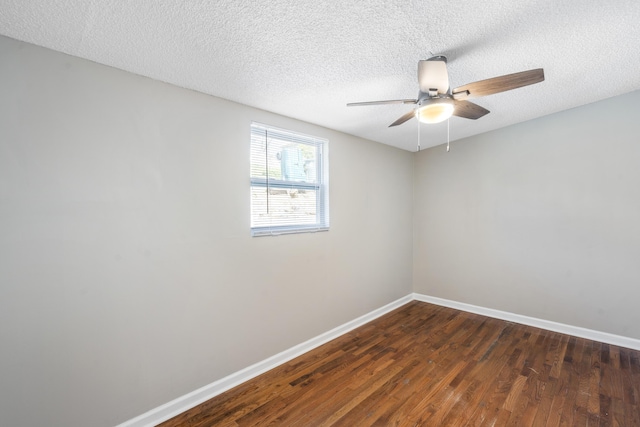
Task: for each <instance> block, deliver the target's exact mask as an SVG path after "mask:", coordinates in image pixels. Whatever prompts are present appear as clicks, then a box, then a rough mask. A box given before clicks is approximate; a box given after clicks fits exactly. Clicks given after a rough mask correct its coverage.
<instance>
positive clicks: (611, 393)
mask: <svg viewBox="0 0 640 427" xmlns="http://www.w3.org/2000/svg"><path fill="white" fill-rule="evenodd" d="M639 405H640V352H638V351H634V350H629V349H626V348H621V347H617V346H614V345H608V344H602V343H599V342H594V341H590V340H586V339H581V338H575V337H571V336H568V335H563V334H559V333H555V332H550V331H546V330H541V329H537V328H532V327H529V326H523V325H519V324H514V323H509V322H505V321H502V320H496V319H492V318H487V317H483V316H479V315H475V314H470V313H465V312H461V311H457V310H453V309H449V308H444V307H439V306H435V305H431V304H427V303H422V302H417V301H414V302H411V303H409V304H407V305H405V306H403V307H401V308H399V309H397V310H395V311H393V312H391V313H389V314H387V315H385V316H382V317H380V318H378V319H376V320H374V321H372V322H370V323H368V324H366V325H364V326H362V327H360V328H358V329H355V330H354V331H352V332H350V333H348V334H346V335H343V336H341V337H340V338H338V339H336V340H334V341H331V342H329V343H327V344H325V345H323V346H321V347H318V348H316V349H314V350H312V351H310V352H308V353H306V354H304V355H302V356H300V357H298V358H296V359H294V360H291V361H290V362H288V363H286V364H284V365H282V366H280V367H278V368H276V369H273V370H271V371H269V372H267V373H265V374H263V375H261V376H259V377H257V378H254V379H253V380H251V381H249V382H247V383H244V384H242V385H240V386H238V387H236V388H234V389H232V390H230V391H228V392H226V393H224V394H222V395H219V396H217V397H215V398H213V399H211V400H209V401H207V402H205V403H203V404H201V405H199V406H197V407H195V408H193V409H191V410H189V411H187V412H185V413H183V414H181V415H179V416H177V417H175V418H173V419H171V420H169V421H167V422H165V423H163V424H161V426H163V427H169V426H198V427H203V426H254V425H283V426H417V425H420V426H423V425H424V426H480V425H483V426H484V425H486V426H492V425H495V426H504V425H513V426H530V425H535V426H587V425H588V426H640V410H639V408H640V406H639Z"/></svg>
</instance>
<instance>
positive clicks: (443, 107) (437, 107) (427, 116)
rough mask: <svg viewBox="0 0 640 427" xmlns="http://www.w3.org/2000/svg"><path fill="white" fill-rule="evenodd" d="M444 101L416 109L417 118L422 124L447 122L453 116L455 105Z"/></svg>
mask: <svg viewBox="0 0 640 427" xmlns="http://www.w3.org/2000/svg"><path fill="white" fill-rule="evenodd" d="M434 101H435V100H434ZM442 101H444V100H442ZM442 101H440V102H438V101H436V102H433V101H432V102H429V103H427V104H426V105H423V106H421V107H420V108H418V109H416V118H417V119H418V120H420V121H421V122H422V123H440V122H443V121H445V120H447V119H448V118H449V117H451V116H452V115H453V108H454V107H453V103H451V102H442Z"/></svg>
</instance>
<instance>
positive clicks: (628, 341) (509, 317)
mask: <svg viewBox="0 0 640 427" xmlns="http://www.w3.org/2000/svg"><path fill="white" fill-rule="evenodd" d="M413 299H414V300H417V301H422V302H428V303H431V304H436V305H440V306H443V307H449V308H455V309H456V310H461V311H467V312H469V313H475V314H481V315H483V316H487V317H493V318H496V319H501V320H506V321H509V322H514V323H520V324H522V325H527V326H533V327H536V328H540V329H546V330H549V331H554V332H560V333H562V334H567V335H573V336H576V337H580V338H586V339H590V340H593V341H599V342H603V343H607V344H613V345H617V346H620V347H626V348H631V349H634V350H640V340H638V339H635V338H628V337H623V336H620V335H615V334H610V333H608V332H600V331H594V330H591V329H586V328H581V327H579V326H571V325H565V324H564V323H557V322H552V321H550V320H543V319H537V318H535V317H529V316H523V315H521V314H515V313H509V312H508V311H500V310H494V309H492V308H486V307H479V306H477V305H472V304H466V303H464V302H457V301H452V300H448V299H444V298H438V297H432V296H429V295H422V294H416V293H414V294H413Z"/></svg>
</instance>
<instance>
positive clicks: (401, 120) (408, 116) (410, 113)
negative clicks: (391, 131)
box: [389, 110, 416, 127]
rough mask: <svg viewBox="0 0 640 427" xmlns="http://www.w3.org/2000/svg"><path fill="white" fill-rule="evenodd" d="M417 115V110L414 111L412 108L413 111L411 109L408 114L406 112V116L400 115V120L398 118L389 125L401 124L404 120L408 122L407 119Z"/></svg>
mask: <svg viewBox="0 0 640 427" xmlns="http://www.w3.org/2000/svg"><path fill="white" fill-rule="evenodd" d="M415 115H416V114H415V111H414V110H411V111H409V112H408V113H407V114H405V115H404V116H402V117H400V118H399V119H398V120H396V121H395V122H393V123H391V124H390V125H389V127H392V126H398V125H401V124H403V123H404V122H406V121H407V120H409V119H410V118H412V117H414V116H415Z"/></svg>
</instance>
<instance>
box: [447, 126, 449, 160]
mask: <svg viewBox="0 0 640 427" xmlns="http://www.w3.org/2000/svg"><path fill="white" fill-rule="evenodd" d="M448 152H449V119H447V153H448Z"/></svg>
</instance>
